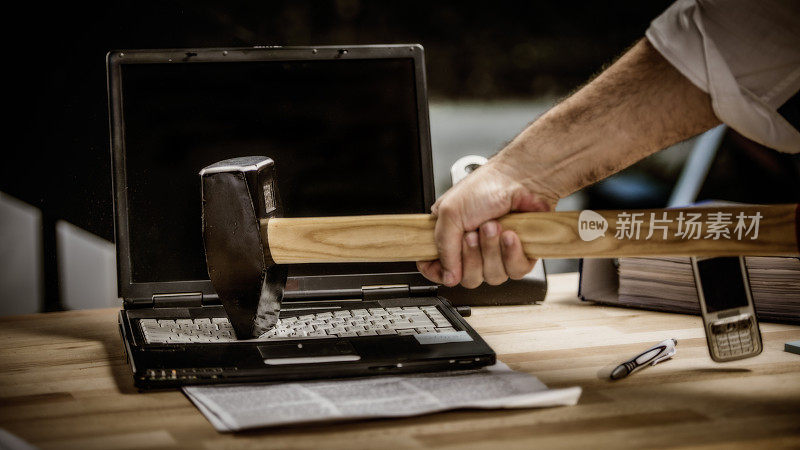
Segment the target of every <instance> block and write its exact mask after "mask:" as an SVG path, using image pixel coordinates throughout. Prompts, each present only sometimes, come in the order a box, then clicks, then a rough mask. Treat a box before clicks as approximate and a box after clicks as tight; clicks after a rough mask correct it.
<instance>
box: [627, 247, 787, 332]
mask: <svg viewBox="0 0 800 450" xmlns="http://www.w3.org/2000/svg"><path fill="white" fill-rule="evenodd" d="M745 264H746V266H747V272H748V274H749V277H750V288H751V289H752V291H753V302H754V303H755V306H756V313H757V314H758V318H759V319H760V320H764V321H775V322H787V323H800V259H798V258H783V257H762V256H759V257H747V258H745ZM618 271H619V297H618V304H620V305H622V306H631V307H636V308H646V309H653V310H658V311H669V312H680V313H690V314H700V305H699V303H698V300H697V290H696V289H695V285H694V275H693V273H692V264H691V262H690V261H689V258H620V259H619V267H618Z"/></svg>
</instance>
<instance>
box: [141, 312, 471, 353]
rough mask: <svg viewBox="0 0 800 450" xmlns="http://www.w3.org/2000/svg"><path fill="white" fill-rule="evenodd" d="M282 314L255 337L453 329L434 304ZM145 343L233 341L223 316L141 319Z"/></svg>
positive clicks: (350, 334)
mask: <svg viewBox="0 0 800 450" xmlns="http://www.w3.org/2000/svg"><path fill="white" fill-rule="evenodd" d="M303 312H308V310H305V311H298V313H300V314H299V315H297V316H288V317H283V318H281V319H279V320H278V323H277V324H276V325H275V327H274V328H273V329H271V330H270V331H268V332H266V333H264V334H262V335H261V336H259V337H258V338H257V339H256V340H261V341H269V340H280V339H319V338H332V337H358V336H381V335H392V334H397V335H414V334H422V333H446V332H454V331H456V329H455V328H454V327H453V324H451V323H450V321H449V320H448V319H447V318H446V317H445V316H444V314H442V313H441V312H440V311H439V310H438V309H437V308H436V307H435V306H405V307H393V308H369V309H340V310H333V311H331V310H327V311H326V312H321V313H316V314H302V313H303ZM139 326H140V327H141V330H142V335H143V336H144V339H145V342H146V343H148V344H186V343H192V342H204V343H208V342H232V341H236V340H237V339H236V337H235V334H234V332H233V327H232V326H231V323H230V322H229V321H228V319H227V318H225V317H215V318H204V319H175V320H171V319H140V320H139Z"/></svg>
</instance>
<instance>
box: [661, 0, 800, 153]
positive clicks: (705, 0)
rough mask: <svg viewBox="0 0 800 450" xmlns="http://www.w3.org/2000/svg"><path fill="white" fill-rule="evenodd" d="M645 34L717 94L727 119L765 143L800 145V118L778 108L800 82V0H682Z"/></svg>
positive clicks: (799, 148) (717, 109) (716, 103)
mask: <svg viewBox="0 0 800 450" xmlns="http://www.w3.org/2000/svg"><path fill="white" fill-rule="evenodd" d="M646 36H647V39H648V40H649V41H650V43H651V44H652V45H653V47H655V48H656V50H658V51H659V52H660V53H661V54H662V55H663V56H664V58H666V59H667V61H669V62H670V64H672V65H673V66H674V67H675V68H676V69H677V70H678V71H680V72H681V73H682V74H683V75H684V76H686V77H687V78H688V79H689V80H690V81H691V82H692V83H694V84H695V85H696V86H697V87H698V88H700V89H702V90H703V91H705V92H707V93H708V94H709V95H710V96H711V102H712V106H713V108H714V113H715V114H716V115H717V117H718V118H719V119H720V120H721V121H722V122H724V123H726V124H727V125H728V126H730V127H731V128H733V129H734V130H736V131H738V132H739V133H741V134H742V135H744V136H746V137H748V138H750V139H752V140H754V141H756V142H759V143H761V144H763V145H766V146H767V147H771V148H774V149H776V150H781V151H784V152H791V153H798V152H800V131H798V129H797V128H796V127H797V126H800V125H798V124H791V123H789V122H788V121H787V120H786V118H784V116H782V115H781V114H780V113H779V112H778V109H779V108H780V107H781V106H782V105H783V104H784V103H786V102H787V100H789V99H790V98H792V97H793V96H795V95H798V91H799V90H800V1H798V0H750V1H747V0H678V1H677V2H675V3H674V4H673V5H672V6H670V7H669V8H668V9H667V10H666V11H664V13H663V14H661V15H660V16H659V17H657V18H656V19H655V20H653V22H652V23H651V24H650V28H648V30H647V33H646Z"/></svg>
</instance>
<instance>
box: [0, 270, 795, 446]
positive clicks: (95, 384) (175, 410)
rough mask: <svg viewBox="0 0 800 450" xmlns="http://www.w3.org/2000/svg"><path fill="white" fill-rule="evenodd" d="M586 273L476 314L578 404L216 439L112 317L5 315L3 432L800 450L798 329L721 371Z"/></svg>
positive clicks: (699, 346) (503, 347) (509, 355)
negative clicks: (598, 298)
mask: <svg viewBox="0 0 800 450" xmlns="http://www.w3.org/2000/svg"><path fill="white" fill-rule="evenodd" d="M576 287H577V275H576V274H563V275H554V276H551V277H550V292H549V293H548V296H547V299H546V301H545V302H544V303H543V304H541V305H530V306H511V307H481V308H475V309H474V310H473V316H472V317H471V318H469V322H470V323H471V324H472V326H474V327H475V329H476V330H478V332H480V333H481V335H483V336H484V337H485V338H486V340H487V341H488V342H489V344H490V345H491V346H492V347H493V348H494V349H495V350H496V351H497V353H498V356H499V358H500V359H501V360H502V361H504V362H506V363H507V364H509V365H510V366H511V367H512V368H514V369H517V370H521V371H525V372H530V373H532V374H535V375H536V376H538V377H539V378H540V379H541V380H542V381H543V382H545V383H546V384H547V385H548V386H551V387H566V386H574V385H579V386H582V387H583V389H584V391H583V396H582V397H581V400H580V404H579V405H578V406H573V407H560V408H551V409H541V410H509V411H454V412H446V413H440V414H435V415H429V416H423V417H415V418H408V419H394V420H372V421H360V422H350V423H340V424H328V425H303V426H294V427H282V428H273V429H265V430H260V431H253V432H246V433H238V434H219V433H217V432H216V431H214V429H213V428H212V427H211V425H210V424H209V423H208V422H207V421H206V419H205V418H204V417H203V416H202V415H201V414H200V412H199V411H198V410H197V409H195V407H194V406H192V404H191V403H190V402H189V400H187V399H186V397H184V396H183V394H181V393H180V392H179V391H170V392H156V393H145V394H142V393H137V392H136V391H135V390H134V389H133V388H132V384H131V375H130V372H129V370H128V367H127V366H126V365H125V361H124V356H123V353H122V347H121V345H120V338H119V334H118V332H117V326H116V317H115V314H116V311H115V310H113V309H104V310H92V311H71V312H61V313H48V314H36V315H29V316H19V317H10V318H4V319H0V428H5V429H6V430H8V431H10V432H12V433H14V434H16V435H17V436H20V437H22V438H23V439H26V440H28V441H29V442H31V443H33V444H35V445H37V446H40V447H41V448H44V449H48V448H81V449H91V448H103V449H108V448H134V447H135V448H148V447H185V448H228V447H230V448H260V447H292V448H296V447H300V448H340V447H342V448H353V447H371V448H384V449H389V448H398V447H458V448H461V447H473V448H531V447H533V446H541V448H561V447H567V448H575V447H583V448H587V449H591V448H598V447H614V448H622V447H642V446H648V447H655V446H697V447H704V448H730V447H732V446H739V447H748V448H749V447H754V446H769V447H800V355H795V354H791V353H786V352H784V351H783V344H784V343H785V342H786V341H790V340H798V339H800V327H797V326H788V325H777V324H762V328H761V330H762V332H763V336H764V347H765V349H764V352H763V353H762V354H761V355H759V356H758V357H756V358H752V359H747V360H744V361H740V362H733V363H727V364H715V363H714V362H712V361H711V360H710V359H709V357H708V355H707V350H706V346H705V340H704V336H703V330H702V328H701V326H700V319H699V318H698V317H694V316H685V315H678V314H664V313H656V312H649V311H638V310H633V309H623V308H614V307H604V306H598V305H593V304H589V303H582V302H580V301H578V300H577V299H576V297H575V292H576ZM669 337H676V338H678V341H679V344H678V353H677V355H676V357H675V359H674V360H672V361H670V362H667V363H664V364H661V365H658V366H655V367H652V368H649V369H647V370H645V371H643V372H640V373H637V374H635V375H633V376H631V377H630V378H628V379H625V380H622V381H618V382H610V381H608V380H607V379H605V378H604V377H603V376H602V374H603V373H606V372H607V371H608V370H609V369H610V367H611V365H612V363H613V362H615V361H619V360H621V359H624V358H625V357H628V356H631V355H633V354H634V353H636V352H637V351H640V350H643V349H644V348H646V346H648V345H651V344H654V343H656V342H658V341H661V340H663V339H666V338H669Z"/></svg>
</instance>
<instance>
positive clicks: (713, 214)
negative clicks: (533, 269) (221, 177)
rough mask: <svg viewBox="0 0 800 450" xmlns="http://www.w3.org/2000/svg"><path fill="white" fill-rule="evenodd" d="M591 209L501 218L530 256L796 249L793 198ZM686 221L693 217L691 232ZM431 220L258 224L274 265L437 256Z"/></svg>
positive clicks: (323, 219) (418, 216)
mask: <svg viewBox="0 0 800 450" xmlns="http://www.w3.org/2000/svg"><path fill="white" fill-rule="evenodd" d="M584 213H585V212H584ZM592 213H593V214H594V215H593V216H591V217H590V219H583V218H582V214H581V212H579V211H569V212H534V213H514V214H509V215H507V216H504V217H502V218H500V219H499V221H500V223H501V225H502V227H503V229H509V230H514V231H515V232H517V234H518V235H519V237H520V239H521V241H522V245H523V248H524V250H525V253H526V255H527V256H528V257H529V258H608V257H622V256H725V255H775V256H779V255H784V256H795V255H798V253H799V252H798V238H797V224H796V220H797V219H796V217H797V205H769V206H724V207H723V206H719V207H714V206H711V207H705V208H679V209H663V210H662V209H657V210H628V211H597V212H592ZM584 216H585V214H584ZM737 217H741V218H742V221H743V222H742V224H740V223H739V219H737ZM755 218H757V222H758V223H757V231H758V234H757V235H756V234H755V232H756V225H755V224H754V221H755V220H756V219H755ZM690 219H691V222H689V220H690ZM586 220H594V221H595V222H596V223H595V225H592V227H593V229H595V230H598V231H597V232H595V233H585V232H584V233H581V229H582V227H583V229H584V231H585V230H586V228H587V227H589V226H590V224H589V223H588V222H587V221H586ZM687 223H692V224H696V225H692V227H693V228H692V230H691V233H689V234H687V227H688V226H689V225H687ZM435 225H436V219H435V217H433V216H431V215H427V214H405V215H404V214H398V215H374V216H352V217H319V218H302V219H286V218H274V219H268V220H262V221H261V231H262V236H263V237H264V239H265V241H266V242H267V244H268V245H267V246H266V247H268V248H269V252H270V254H271V257H272V259H273V260H274V261H275V262H276V263H277V264H298V263H316V262H382V261H383V262H388V261H425V260H432V259H436V258H437V257H438V252H437V248H436V243H435V241H434V235H433V231H434V227H435ZM742 226H743V227H744V228H741V227H742ZM737 227H739V228H737ZM698 231H699V233H698ZM715 237H716V239H715Z"/></svg>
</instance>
